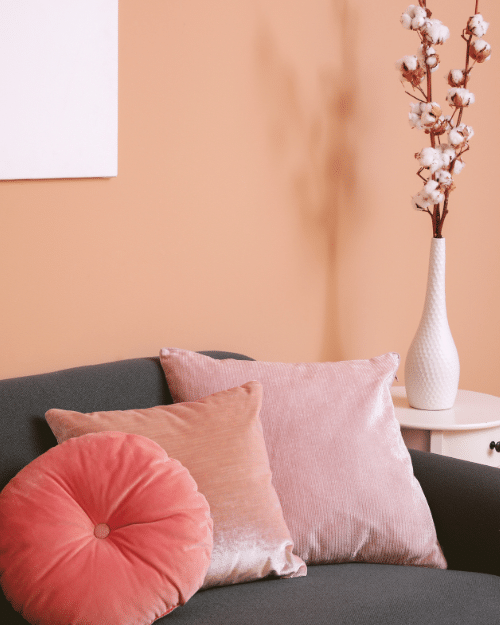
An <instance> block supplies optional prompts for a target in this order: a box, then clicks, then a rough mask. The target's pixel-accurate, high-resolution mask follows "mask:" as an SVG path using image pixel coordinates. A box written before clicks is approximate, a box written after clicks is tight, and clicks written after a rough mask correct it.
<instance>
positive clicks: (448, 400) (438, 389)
mask: <svg viewBox="0 0 500 625" xmlns="http://www.w3.org/2000/svg"><path fill="white" fill-rule="evenodd" d="M445 263H446V246H445V239H435V238H433V239H432V242H431V253H430V259H429V275H428V279H427V291H426V294H425V303H424V311H423V313H422V318H421V320H420V324H419V326H418V328H417V332H416V334H415V337H414V339H413V341H412V343H411V345H410V349H409V350H408V355H407V357H406V365H405V384H406V396H407V398H408V402H409V404H410V406H412V407H413V408H420V409H421V410H446V409H448V408H452V407H453V404H454V403H455V398H456V396H457V391H458V379H459V376H460V363H459V359H458V352H457V348H456V346H455V343H454V341H453V337H452V335H451V331H450V326H449V325H448V316H447V313H446V295H445Z"/></svg>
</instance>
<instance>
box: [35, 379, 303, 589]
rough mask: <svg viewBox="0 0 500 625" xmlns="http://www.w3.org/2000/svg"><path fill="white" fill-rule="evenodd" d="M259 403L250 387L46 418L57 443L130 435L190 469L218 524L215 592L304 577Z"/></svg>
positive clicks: (255, 386) (258, 392)
mask: <svg viewBox="0 0 500 625" xmlns="http://www.w3.org/2000/svg"><path fill="white" fill-rule="evenodd" d="M261 402H262V386H261V385H260V384H259V383H258V382H252V381H251V382H248V383H247V384H243V385H242V386H239V387H236V388H232V389H229V390H224V391H221V392H220V393H215V394H212V395H210V396H209V397H204V398H203V399H201V400H200V401H196V402H187V403H184V404H176V405H170V406H156V407H154V408H146V409H140V410H123V411H120V410H116V411H108V412H93V413H88V414H82V413H79V412H72V411H70V410H58V409H52V410H49V411H48V412H47V414H46V415H45V417H46V419H47V423H48V424H49V426H50V427H51V429H52V431H53V432H54V435H55V437H56V438H57V440H58V442H63V441H65V440H67V439H68V438H70V437H73V436H81V435H82V434H86V433H88V432H99V431H104V430H118V431H120V432H132V433H135V434H141V435H143V436H147V437H148V438H151V439H152V440H154V441H156V442H157V443H158V444H159V445H161V446H162V447H163V449H165V450H166V452H167V453H168V455H169V456H170V457H171V458H176V459H177V460H179V461H180V462H181V463H182V465H183V466H185V467H186V468H187V469H188V470H189V472H190V474H191V475H192V476H193V478H194V480H195V481H196V483H197V484H198V490H199V491H200V493H203V494H204V495H205V497H206V498H207V501H208V503H209V505H210V511H211V515H212V518H213V521H214V546H213V551H212V558H211V563H210V567H209V569H208V572H207V575H206V578H205V580H204V582H203V588H209V587H211V586H225V585H228V584H236V583H240V582H249V581H253V580H256V579H261V578H263V577H267V576H268V575H272V576H278V577H301V576H303V575H305V574H306V565H305V564H304V562H303V561H302V560H301V559H300V558H298V557H297V556H296V555H295V554H294V553H293V542H292V539H291V537H290V532H289V531H288V528H287V526H286V523H285V520H284V518H283V511H282V509H281V505H280V502H279V499H278V496H277V495H276V491H275V489H274V487H273V485H272V483H271V469H270V467H269V459H268V455H267V451H266V445H265V442H264V436H263V433H262V425H261V422H260V418H259V411H260V406H261Z"/></svg>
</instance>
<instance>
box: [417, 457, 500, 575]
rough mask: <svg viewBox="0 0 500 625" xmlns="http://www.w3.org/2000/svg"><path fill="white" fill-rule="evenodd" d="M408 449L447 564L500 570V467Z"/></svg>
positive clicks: (473, 568) (487, 570)
mask: <svg viewBox="0 0 500 625" xmlns="http://www.w3.org/2000/svg"><path fill="white" fill-rule="evenodd" d="M409 452H410V455H411V459H412V462H413V470H414V473H415V477H416V478H417V479H418V481H419V482H420V485H421V486H422V489H423V491H424V494H425V496H426V498H427V501H428V502H429V507H430V509H431V512H432V516H433V518H434V523H435V525H436V531H437V536H438V540H439V543H440V545H441V548H442V550H443V553H444V555H445V557H446V560H447V562H448V568H449V569H455V570H461V571H474V572H480V573H491V574H493V575H499V576H500V469H497V468H494V467H488V466H486V465H482V464H477V463H475V462H467V461H465V460H457V459H455V458H450V457H447V456H441V455H438V454H433V453H430V452H424V451H417V450H415V449H410V450H409Z"/></svg>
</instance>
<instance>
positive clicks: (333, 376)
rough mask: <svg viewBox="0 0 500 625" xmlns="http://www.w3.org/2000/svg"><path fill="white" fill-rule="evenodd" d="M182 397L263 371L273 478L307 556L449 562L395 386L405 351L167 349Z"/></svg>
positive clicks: (171, 376) (171, 377)
mask: <svg viewBox="0 0 500 625" xmlns="http://www.w3.org/2000/svg"><path fill="white" fill-rule="evenodd" d="M160 359H161V364H162V366H163V370H164V372H165V376H166V379H167V383H168V386H169V389H170V392H171V393H172V397H173V399H174V401H176V402H185V401H193V400H196V399H198V398H199V397H203V396H205V395H207V394H209V393H215V392H217V391H220V390H221V389H224V388H229V387H231V386H234V385H236V384H241V382H242V381H244V380H248V379H254V380H258V381H259V382H261V384H262V386H263V400H262V409H261V420H262V427H263V431H264V438H265V441H266V445H267V450H268V454H269V461H270V465H271V471H272V474H273V484H274V486H275V488H276V492H277V493H278V496H279V498H280V501H281V505H282V508H283V514H284V517H285V521H286V523H287V525H288V528H289V530H290V533H291V535H292V539H293V541H294V550H295V553H297V554H298V555H299V556H300V557H301V558H302V559H303V560H304V561H305V562H306V563H307V564H326V563H335V562H338V563H340V562H373V563H382V564H383V563H386V564H406V565H416V566H426V567H434V568H446V560H445V558H444V555H443V553H442V551H441V548H440V546H439V544H438V541H437V536H436V530H435V527H434V522H433V519H432V516H431V512H430V509H429V506H428V503H427V500H426V498H425V495H424V493H423V491H422V488H421V486H420V484H419V482H418V481H417V479H416V478H415V476H414V474H413V467H412V463H411V458H410V455H409V453H408V450H407V448H406V447H405V444H404V442H403V439H402V436H401V432H400V427H399V424H398V422H397V420H396V417H395V414H394V406H393V403H392V398H391V393H390V388H391V386H392V382H393V380H394V376H395V373H396V370H397V368H398V365H399V355H398V354H394V353H388V354H385V355H382V356H379V357H377V358H372V359H370V360H353V361H345V362H324V363H275V362H259V361H249V360H235V359H231V358H230V359H225V360H216V359H213V358H210V357H209V356H205V355H203V354H198V353H196V352H192V351H187V350H183V349H175V348H169V349H162V350H161V352H160Z"/></svg>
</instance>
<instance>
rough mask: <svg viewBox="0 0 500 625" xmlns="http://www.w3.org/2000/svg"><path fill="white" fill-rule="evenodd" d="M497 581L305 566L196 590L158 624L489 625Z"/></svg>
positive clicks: (495, 609)
mask: <svg viewBox="0 0 500 625" xmlns="http://www.w3.org/2000/svg"><path fill="white" fill-rule="evenodd" d="M499 599H500V578H499V577H496V576H493V575H483V574H470V573H463V572H461V571H443V570H436V569H425V568H419V567H405V566H393V565H390V566H389V565H383V564H358V563H356V564H337V565H335V564H334V565H324V566H311V567H309V569H308V574H307V577H299V578H296V579H289V580H287V579H283V580H281V579H280V580H264V581H259V582H252V583H250V584H240V585H238V586H226V587H224V588H212V589H210V590H206V591H201V592H198V593H197V594H196V595H194V597H192V598H191V599H190V601H189V602H188V603H187V604H186V605H185V606H183V607H181V608H178V609H177V610H174V612H172V613H171V614H170V615H167V616H166V617H164V618H162V619H159V620H158V621H157V623H161V625H167V623H169V624H171V625H184V624H185V625H188V624H189V625H223V624H225V623H227V624H228V625H229V624H230V625H271V624H272V625H332V624H335V625H336V624H339V625H340V624H341V625H431V624H432V625H457V624H460V623H464V624H467V625H473V624H474V625H491V624H492V623H498V622H499V620H500V618H499V611H500V603H499Z"/></svg>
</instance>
